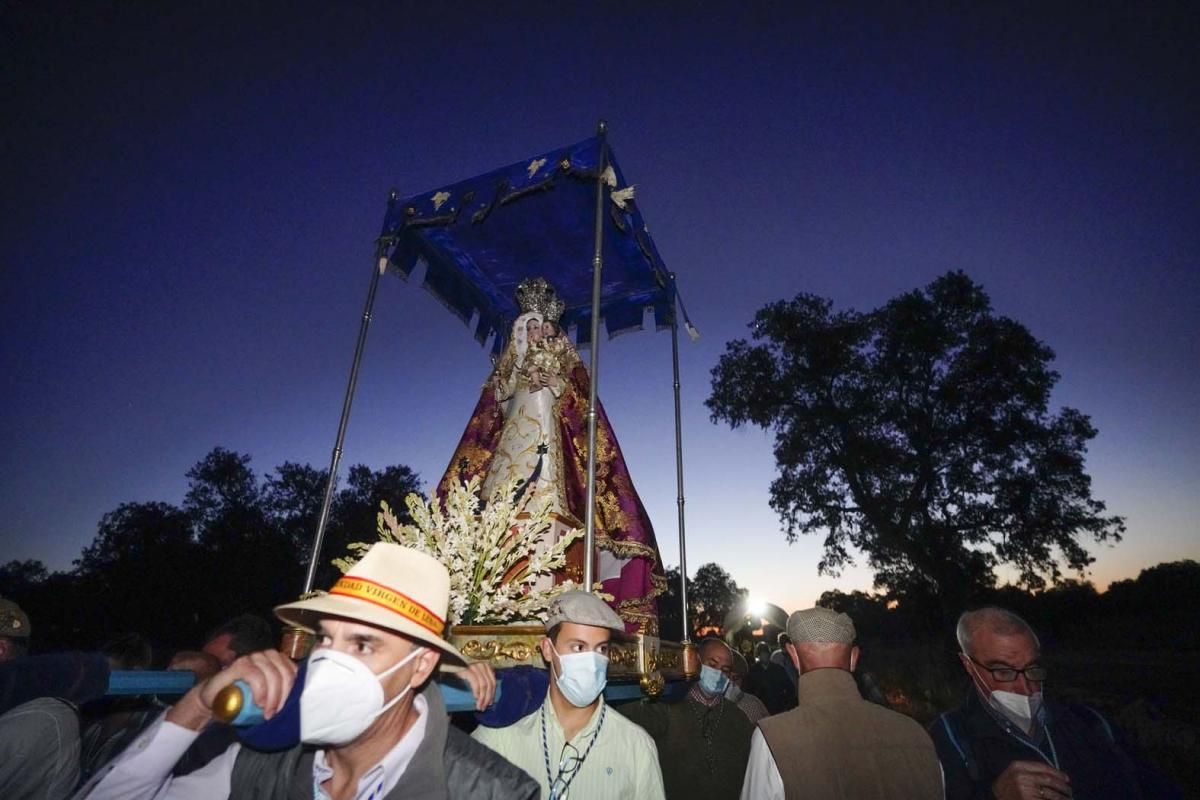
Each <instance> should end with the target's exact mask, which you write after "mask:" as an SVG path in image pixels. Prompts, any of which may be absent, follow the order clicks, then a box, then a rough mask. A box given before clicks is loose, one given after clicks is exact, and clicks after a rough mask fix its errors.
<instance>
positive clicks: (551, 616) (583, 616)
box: [546, 591, 625, 634]
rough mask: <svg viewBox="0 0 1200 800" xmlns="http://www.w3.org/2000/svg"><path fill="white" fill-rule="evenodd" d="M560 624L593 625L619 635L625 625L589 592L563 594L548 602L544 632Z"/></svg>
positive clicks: (623, 631) (623, 630) (613, 612)
mask: <svg viewBox="0 0 1200 800" xmlns="http://www.w3.org/2000/svg"><path fill="white" fill-rule="evenodd" d="M560 622H574V623H575V624H576V625H593V626H595V627H597V628H608V629H610V630H612V631H615V632H617V633H620V634H624V633H625V623H624V622H622V621H621V618H620V617H619V616H617V612H615V611H613V610H612V609H611V608H609V606H608V603H606V602H604V601H603V600H601V599H600V598H599V597H596V595H594V594H592V593H590V592H584V591H573V592H563V593H562V594H560V595H559V596H558V597H556V598H554V599H553V600H552V601H551V602H550V610H549V612H548V615H547V617H546V630H550V629H551V628H553V627H554V626H555V625H558V624H559V623H560Z"/></svg>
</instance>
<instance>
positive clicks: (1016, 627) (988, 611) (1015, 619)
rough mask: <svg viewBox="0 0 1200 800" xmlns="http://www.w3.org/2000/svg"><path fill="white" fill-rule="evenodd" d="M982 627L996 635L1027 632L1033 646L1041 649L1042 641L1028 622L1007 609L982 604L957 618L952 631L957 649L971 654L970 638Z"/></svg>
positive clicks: (1014, 634) (1015, 634)
mask: <svg viewBox="0 0 1200 800" xmlns="http://www.w3.org/2000/svg"><path fill="white" fill-rule="evenodd" d="M984 628H986V629H987V630H990V631H991V632H992V633H994V634H996V635H998V636H1017V635H1020V634H1027V635H1028V636H1029V638H1030V639H1033V644H1034V647H1036V648H1037V649H1038V650H1039V651H1040V650H1041V649H1042V643H1041V641H1039V640H1038V636H1037V633H1035V632H1034V630H1033V628H1032V627H1031V626H1030V625H1029V623H1028V622H1026V621H1025V620H1023V619H1021V617H1019V616H1017V615H1016V614H1014V613H1013V612H1011V611H1009V610H1008V609H1006V608H1000V607H999V606H984V607H983V608H978V609H975V610H974V611H964V612H963V613H962V615H961V616H960V617H959V618H958V627H957V628H956V629H955V631H954V635H955V637H956V638H957V639H958V647H959V649H960V650H962V651H963V652H964V653H966V654H967V655H971V640H972V639H973V638H974V636H975V634H976V633H977V632H978V631H979V630H981V629H984Z"/></svg>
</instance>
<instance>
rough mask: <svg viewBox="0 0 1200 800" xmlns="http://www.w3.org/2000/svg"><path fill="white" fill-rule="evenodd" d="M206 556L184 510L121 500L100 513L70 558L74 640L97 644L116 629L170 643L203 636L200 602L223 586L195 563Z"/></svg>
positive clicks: (202, 560)
mask: <svg viewBox="0 0 1200 800" xmlns="http://www.w3.org/2000/svg"><path fill="white" fill-rule="evenodd" d="M204 556H205V553H204V550H203V548H202V547H200V545H199V544H198V543H197V542H196V540H195V537H194V536H193V534H192V525H191V518H190V517H189V515H188V514H187V513H185V512H184V511H182V510H181V509H179V508H177V507H175V506H172V505H170V504H168V503H123V504H122V505H121V506H119V507H118V508H117V509H116V510H115V511H110V512H109V513H107V514H105V515H104V517H103V519H101V520H100V526H99V530H98V531H97V533H96V538H95V539H94V540H93V541H92V543H91V544H90V545H88V546H87V547H86V548H84V550H83V553H82V554H81V555H80V557H79V558H78V559H77V560H76V561H75V578H76V584H75V586H74V587H73V594H74V595H75V601H76V602H75V608H74V609H72V614H73V617H74V619H73V620H72V621H71V622H72V623H73V627H74V635H75V636H77V637H78V639H79V641H78V642H77V643H76V645H75V646H84V645H91V646H95V645H96V644H98V643H99V641H100V640H102V639H104V638H107V636H108V635H109V634H110V633H111V632H112V631H113V630H114V629H116V628H120V629H127V630H135V629H136V630H137V632H138V633H141V634H143V635H145V636H148V637H150V638H151V639H153V640H155V641H158V642H166V643H172V644H174V643H181V642H187V641H191V640H193V639H195V638H196V637H199V636H201V635H203V634H202V633H201V631H202V630H203V627H204V625H205V624H206V623H205V622H204V621H203V620H202V613H201V606H200V605H199V602H198V601H200V600H201V599H202V598H203V597H204V596H205V595H207V594H208V593H210V592H220V591H221V587H220V586H218V585H214V584H210V581H209V579H208V576H206V575H205V573H204V571H203V570H200V569H197V567H198V566H200V565H202V564H204V562H205V559H204ZM34 630H35V631H36V630H37V627H36V625H35V627H34Z"/></svg>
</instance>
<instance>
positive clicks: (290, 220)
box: [0, 2, 1200, 609]
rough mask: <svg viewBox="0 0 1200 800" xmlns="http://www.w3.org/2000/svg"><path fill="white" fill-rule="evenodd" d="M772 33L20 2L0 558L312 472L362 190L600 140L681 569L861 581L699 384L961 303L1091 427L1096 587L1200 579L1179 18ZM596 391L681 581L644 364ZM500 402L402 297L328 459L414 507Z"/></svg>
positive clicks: (945, 21) (243, 6)
mask: <svg viewBox="0 0 1200 800" xmlns="http://www.w3.org/2000/svg"><path fill="white" fill-rule="evenodd" d="M176 5H178V8H172V6H176ZM797 5H799V4H793V3H755V4H703V6H704V10H703V11H702V12H701V11H700V10H698V9H699V8H700V4H695V3H680V4H670V5H667V4H655V3H626V4H615V3H574V4H573V3H546V4H535V3H495V2H492V3H478V4H453V3H441V4H426V5H425V6H421V5H414V4H401V3H377V4H367V3H357V4H341V3H338V4H334V3H330V4H328V5H321V4H301V3H287V4H283V3H279V4H272V3H257V4H254V3H229V4H218V3H209V4H163V6H162V7H161V8H155V7H154V6H153V5H152V4H128V3H70V4H67V3H36V4H34V3H25V4H7V5H6V6H5V9H4V10H3V11H0V30H2V33H0V36H2V40H0V49H2V50H3V52H4V54H5V55H4V61H5V67H4V70H3V71H2V72H0V86H2V92H3V95H2V97H3V105H2V108H3V109H4V110H3V113H2V117H3V122H0V126H2V131H3V136H2V139H0V168H2V173H0V178H2V179H0V196H3V198H4V205H3V214H2V215H0V244H2V247H0V258H2V262H0V271H2V275H3V284H2V285H3V291H2V294H0V301H2V310H3V314H2V318H3V322H2V324H3V335H2V338H0V353H2V355H3V367H4V374H5V376H6V378H7V381H6V388H5V391H4V392H3V428H2V429H0V430H2V432H3V438H2V439H0V442H2V444H3V448H2V451H0V452H2V453H3V455H2V456H0V508H2V509H3V521H2V522H0V561H5V560H8V559H9V558H39V559H42V560H44V561H46V562H47V563H48V564H49V565H50V566H52V567H55V568H65V567H67V566H69V564H70V561H71V559H72V558H74V557H76V556H77V555H78V553H79V550H80V549H81V548H82V547H83V546H84V545H86V544H87V543H88V542H89V541H90V540H91V538H92V537H93V536H94V534H95V530H96V524H97V522H98V521H99V519H100V516H101V515H102V514H103V513H104V512H106V511H109V510H112V509H114V508H115V507H116V506H117V505H118V504H119V503H121V502H123V501H127V500H165V501H170V502H179V501H180V500H181V498H182V494H183V490H184V486H185V478H184V473H185V472H186V470H187V469H188V468H189V467H190V466H191V465H192V464H194V463H195V462H196V461H197V460H199V459H200V458H201V457H202V456H203V455H204V454H205V453H206V452H208V450H210V449H211V448H212V447H213V446H215V445H223V446H226V447H229V448H232V449H236V450H239V451H242V452H247V453H249V454H251V455H252V456H253V458H254V461H253V464H254V466H255V467H256V468H258V469H259V470H260V471H266V470H269V469H271V468H273V467H274V466H276V465H277V464H279V463H281V462H283V461H285V460H294V461H305V462H309V463H312V464H314V465H318V466H324V465H325V464H326V463H327V462H328V457H329V451H330V448H331V447H332V443H333V435H334V432H335V428H336V423H337V417H338V412H339V409H340V403H341V397H342V392H343V389H344V386H345V379H346V373H347V369H348V366H349V361H350V357H351V354H352V351H353V344H354V338H355V335H356V332H357V328H358V317H359V314H360V312H361V305H362V301H363V297H364V295H365V291H366V285H367V279H368V274H369V269H370V260H371V252H372V240H373V238H374V236H375V235H376V234H377V233H378V230H379V225H380V223H381V220H382V216H383V212H384V200H385V198H386V195H387V192H388V189H389V188H390V187H393V186H396V187H398V188H399V189H400V190H401V192H402V193H404V194H410V193H414V192H418V191H422V190H426V189H432V188H435V187H437V186H439V185H441V184H445V183H449V182H452V181H454V180H458V179H461V178H464V177H468V176H471V175H474V174H477V173H479V172H483V171H486V170H488V169H491V168H494V167H497V166H501V165H504V164H508V163H511V162H514V161H518V160H520V159H522V158H524V157H526V156H529V155H532V154H535V153H538V152H540V151H543V150H546V149H549V148H552V147H555V146H558V145H562V144H567V143H569V142H573V141H577V140H579V139H582V138H584V137H586V136H588V135H590V134H591V133H592V132H593V130H594V127H595V123H596V121H597V119H599V118H601V117H604V118H606V119H607V120H608V121H609V124H610V129H611V137H610V141H611V142H612V143H613V146H614V147H615V149H616V151H617V153H618V155H619V157H620V159H621V165H622V167H623V168H624V170H625V173H626V175H627V177H628V178H629V179H630V180H632V181H633V182H635V183H637V184H638V191H639V195H638V197H639V205H640V207H641V209H642V211H643V213H644V214H645V215H646V218H647V220H648V221H649V224H650V227H651V231H652V233H653V235H654V237H655V240H656V242H657V244H658V247H659V250H660V251H661V253H662V254H663V257H664V259H665V260H666V262H667V264H668V265H669V266H670V267H671V268H672V269H674V270H675V271H676V272H677V273H678V274H679V276H680V283H681V289H682V291H683V295H684V298H685V300H686V302H687V305H688V310H689V311H690V312H691V315H692V317H693V319H694V320H695V322H696V323H697V325H698V326H699V327H700V329H701V331H702V332H703V334H704V338H703V339H702V340H701V341H700V342H699V343H698V344H694V345H693V344H691V343H688V342H686V340H685V342H684V343H683V344H684V346H683V348H682V354H681V355H682V369H683V384H684V388H683V398H684V405H685V419H684V423H685V448H686V459H687V461H686V464H687V466H686V475H687V481H688V495H689V501H688V505H687V508H688V519H689V562H690V564H691V565H692V566H693V568H694V567H695V566H698V565H699V564H700V563H702V562H705V561H719V562H720V563H722V564H723V565H724V566H725V567H726V568H727V569H728V570H729V571H730V572H731V573H732V574H733V576H734V577H735V578H736V579H737V580H738V581H739V582H740V583H742V584H743V585H749V586H750V587H751V588H752V589H753V590H754V592H755V593H756V594H761V595H763V596H765V597H767V598H768V599H770V600H772V601H774V602H777V603H779V604H780V605H783V606H784V607H785V608H789V609H790V608H795V607H797V606H799V605H801V604H806V603H809V602H811V601H812V600H813V599H815V598H816V596H817V595H818V594H820V592H821V591H823V590H825V589H827V588H831V587H834V586H836V587H839V588H842V589H847V590H848V589H852V588H863V587H865V586H866V585H867V584H868V583H869V575H868V574H867V573H866V572H865V571H861V570H852V571H849V572H847V573H846V574H845V575H844V576H843V577H842V578H841V579H840V580H834V579H830V578H818V577H817V575H816V563H817V560H818V558H819V541H818V540H817V539H815V538H808V539H805V540H803V541H802V542H800V543H798V544H796V545H793V546H788V545H787V544H786V543H785V542H784V539H783V535H782V534H781V533H780V532H779V525H778V522H777V520H776V519H775V517H774V515H773V514H772V513H771V511H770V510H769V508H768V507H767V504H766V498H767V486H768V483H769V482H770V479H771V477H772V476H773V473H774V463H773V459H772V456H771V451H770V444H771V442H770V438H769V437H768V436H766V435H764V434H763V433H762V432H760V431H757V430H742V431H737V432H732V431H730V430H728V429H727V428H724V427H717V426H714V425H712V424H711V423H710V422H709V421H708V419H707V414H706V413H705V410H704V408H703V406H702V403H703V400H704V398H705V397H706V396H707V392H708V385H709V383H708V382H709V370H710V369H711V367H712V366H713V364H714V363H715V361H716V359H717V357H718V355H719V354H720V352H721V351H722V350H723V348H724V344H725V342H726V341H728V340H729V339H731V338H734V337H737V336H741V335H744V334H745V332H746V324H747V323H748V322H749V321H750V319H751V317H752V316H753V313H754V311H755V310H756V309H757V308H759V307H760V306H762V305H763V304H765V303H767V302H769V301H772V300H775V299H779V298H782V297H790V296H792V295H794V294H796V293H797V292H801V291H806V292H814V293H817V294H821V295H825V296H829V297H831V298H833V299H834V300H835V301H836V302H837V303H838V304H839V305H841V306H853V307H856V308H859V309H866V308H870V307H874V306H876V305H878V304H880V303H882V302H884V301H885V300H886V299H888V298H889V297H891V296H893V295H895V294H897V293H899V292H901V291H904V290H907V289H910V288H914V287H917V286H921V285H924V284H926V283H928V282H929V281H930V280H932V279H933V278H934V277H936V276H937V275H939V274H941V273H943V272H945V271H947V270H950V269H963V270H965V271H966V272H968V273H969V274H970V275H971V276H972V277H974V278H975V279H976V280H979V281H981V282H982V283H983V284H984V285H985V287H986V288H987V290H988V291H989V292H990V294H991V296H992V299H993V302H994V304H995V306H996V308H997V310H998V311H999V312H1001V313H1003V314H1006V315H1010V316H1013V317H1015V318H1016V319H1018V320H1020V321H1021V322H1023V323H1025V324H1026V325H1027V326H1028V327H1029V328H1030V329H1031V330H1032V331H1033V332H1034V333H1035V334H1036V335H1037V336H1038V337H1040V338H1041V339H1043V340H1044V341H1046V342H1047V343H1048V344H1050V345H1051V346H1052V347H1053V348H1054V349H1055V351H1056V352H1057V354H1058V361H1057V364H1056V366H1057V368H1058V369H1059V371H1060V372H1061V373H1062V375H1063V380H1062V382H1061V384H1060V386H1059V389H1058V391H1057V392H1056V395H1055V402H1056V403H1059V404H1068V405H1072V406H1075V407H1078V408H1080V409H1082V410H1083V411H1085V412H1086V413H1089V414H1090V415H1092V418H1093V421H1094V423H1095V424H1096V425H1097V427H1098V428H1099V430H1100V435H1099V437H1098V438H1097V439H1096V440H1095V441H1094V442H1093V444H1092V447H1091V451H1090V457H1089V461H1088V466H1089V469H1090V470H1091V473H1092V475H1093V476H1094V478H1095V493H1096V495H1097V496H1098V497H1099V498H1101V499H1104V500H1105V501H1107V502H1108V503H1109V507H1110V510H1111V511H1112V512H1115V513H1119V514H1124V515H1126V516H1127V517H1128V521H1129V533H1128V536H1127V539H1126V541H1125V542H1123V543H1122V544H1120V545H1117V546H1116V547H1114V548H1108V547H1104V548H1098V549H1097V550H1096V553H1097V556H1098V560H1097V563H1096V565H1095V570H1094V575H1093V577H1094V578H1095V580H1096V581H1097V583H1099V584H1100V585H1104V584H1107V582H1108V581H1110V580H1112V579H1114V578H1118V577H1125V576H1128V575H1134V574H1136V573H1137V571H1138V570H1139V569H1140V568H1142V567H1144V566H1147V565H1150V564H1154V563H1158V562H1160V561H1163V560H1169V559H1177V558H1184V557H1198V556H1200V544H1198V537H1197V523H1196V520H1197V519H1198V518H1200V501H1198V500H1197V492H1196V487H1197V485H1198V483H1200V425H1198V424H1197V410H1196V409H1197V405H1196V398H1197V396H1200V378H1198V377H1197V376H1198V374H1200V370H1198V369H1197V367H1198V366H1200V359H1198V358H1197V344H1198V342H1200V323H1198V322H1197V319H1198V316H1200V315H1198V314H1197V311H1196V306H1197V301H1198V300H1200V264H1198V255H1200V247H1198V241H1197V240H1198V238H1200V235H1198V233H1197V231H1198V229H1200V226H1198V224H1197V223H1198V222H1200V213H1198V212H1200V202H1198V201H1200V141H1198V138H1200V137H1198V136H1197V131H1198V130H1200V125H1198V123H1200V119H1198V116H1200V114H1198V112H1197V109H1200V98H1198V97H1197V91H1196V90H1197V79H1196V77H1195V76H1196V75H1197V74H1200V64H1197V56H1196V46H1195V43H1196V41H1198V40H1200V39H1198V34H1200V27H1198V26H1197V21H1196V16H1195V13H1194V12H1188V11H1183V10H1172V9H1170V8H1169V7H1168V6H1167V5H1166V4H1149V5H1143V6H1141V7H1140V8H1138V9H1136V10H1131V11H1128V12H1124V11H1117V10H1112V9H1107V10H1105V9H1099V10H1097V9H1091V10H1089V11H1088V12H1087V13H1086V14H1080V15H1077V16H1071V15H1066V14H1061V13H1059V14H1057V15H1047V14H1046V12H1043V11H1041V10H1039V8H1040V5H1041V4H1031V5H1030V6H1029V7H1028V8H1026V9H1024V10H993V11H960V12H958V13H954V14H943V13H933V12H926V11H912V10H904V11H903V12H895V13H890V14H881V13H879V12H877V11H874V10H872V9H869V8H868V7H866V6H863V7H861V8H857V9H854V8H848V7H845V6H844V5H842V4H838V7H837V8H836V9H825V10H797V9H795V8H794V6H797ZM1097 5H1098V6H1100V5H1103V4H1097ZM135 6H136V7H135ZM185 6H186V7H185ZM1180 8H1181V9H1182V8H1183V6H1181V7H1180ZM602 355H603V362H604V371H603V374H602V376H601V379H600V392H601V396H602V397H603V398H604V401H605V405H606V407H607V409H608V411H609V414H610V416H611V417H612V420H613V423H614V425H615V427H616V430H617V433H618V435H619V437H620V439H621V441H622V444H623V446H624V448H625V452H626V455H627V458H628V461H629V465H630V468H631V470H632V473H633V476H634V479H635V480H636V482H637V484H638V486H639V489H640V491H641V494H642V496H643V498H644V499H645V501H646V505H647V507H648V509H649V511H650V514H651V516H652V518H653V521H654V523H655V525H656V527H657V529H658V535H659V539H660V542H661V543H662V546H663V547H662V549H663V554H664V557H665V560H666V561H667V563H677V562H678V555H677V553H678V548H677V544H676V536H677V533H676V528H675V496H674V495H675V492H674V454H673V451H672V438H671V435H670V430H671V425H670V402H671V386H670V373H669V359H670V342H669V338H668V337H667V335H665V334H653V333H651V332H648V331H647V332H644V333H638V334H630V335H627V336H624V337H620V338H618V339H616V340H614V341H613V342H611V343H606V344H605V345H604V346H603V349H602ZM487 369H488V362H487V356H486V354H485V352H484V351H483V350H482V349H480V348H479V347H478V346H476V344H475V343H474V341H473V340H472V338H471V336H470V335H469V333H468V331H467V329H466V328H464V327H463V326H462V325H461V324H460V323H459V322H458V321H457V320H456V319H455V318H454V317H452V316H451V315H450V314H448V313H447V312H446V311H445V310H444V309H443V308H442V307H441V306H440V305H439V304H438V302H437V301H436V300H434V299H433V298H432V297H431V296H430V295H428V294H427V293H426V292H424V291H422V290H421V289H420V287H419V285H418V284H416V283H410V284H406V283H403V282H401V281H399V280H397V279H395V278H388V279H387V280H385V281H384V282H383V284H382V285H381V291H380V296H379V300H378V305H377V308H376V315H375V321H374V323H373V327H372V331H371V337H370V340H369V343H368V349H367V354H366V359H365V362H364V365H363V373H362V378H361V381H360V387H359V392H358V396H357V399H356V401H355V409H354V416H353V418H352V421H351V426H350V432H349V437H348V440H347V444H346V451H345V452H346V455H345V459H346V462H347V463H359V462H361V463H366V464H369V465H372V466H375V467H381V466H384V465H386V464H392V463H406V464H409V465H410V466H412V467H414V468H415V469H417V470H418V471H419V472H420V473H421V474H422V476H423V477H424V478H425V479H426V480H427V481H434V480H436V479H437V477H438V476H439V475H440V473H441V470H442V469H443V468H444V466H445V464H446V461H447V460H448V458H449V455H450V452H451V450H452V449H453V447H454V444H455V442H456V441H457V438H458V436H459V435H460V434H461V432H462V428H463V426H464V425H465V423H466V420H467V416H468V414H469V413H470V410H471V407H472V405H473V403H474V401H475V399H476V396H477V391H478V388H479V385H480V384H481V382H482V380H483V378H484V377H485V374H486V372H487ZM281 599H282V598H281Z"/></svg>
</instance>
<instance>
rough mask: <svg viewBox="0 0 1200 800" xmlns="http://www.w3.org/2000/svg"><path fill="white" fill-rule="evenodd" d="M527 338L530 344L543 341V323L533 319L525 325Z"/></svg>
mask: <svg viewBox="0 0 1200 800" xmlns="http://www.w3.org/2000/svg"><path fill="white" fill-rule="evenodd" d="M525 336H526V338H527V339H528V340H529V343H530V344H533V343H534V342H540V341H541V340H542V323H540V322H538V321H537V320H536V319H531V320H529V321H528V322H526V323H525Z"/></svg>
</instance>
